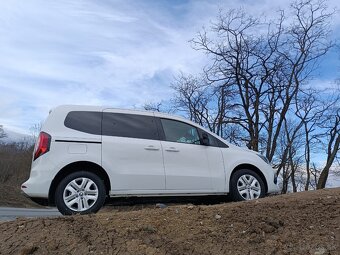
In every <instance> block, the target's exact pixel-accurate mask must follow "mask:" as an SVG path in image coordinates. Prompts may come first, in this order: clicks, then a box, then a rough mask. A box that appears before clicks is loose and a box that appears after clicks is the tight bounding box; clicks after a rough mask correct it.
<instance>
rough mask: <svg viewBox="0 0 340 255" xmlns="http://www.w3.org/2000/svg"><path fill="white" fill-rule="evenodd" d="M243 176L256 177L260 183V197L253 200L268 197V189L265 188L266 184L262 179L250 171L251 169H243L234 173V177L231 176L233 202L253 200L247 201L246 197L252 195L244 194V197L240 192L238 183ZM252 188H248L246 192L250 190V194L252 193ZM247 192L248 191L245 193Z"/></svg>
mask: <svg viewBox="0 0 340 255" xmlns="http://www.w3.org/2000/svg"><path fill="white" fill-rule="evenodd" d="M241 176H252V177H254V178H255V179H256V180H257V182H258V185H259V187H258V186H257V187H258V189H259V190H260V192H261V193H260V195H259V196H257V197H255V198H253V199H257V198H262V197H264V196H265V195H266V188H265V184H264V182H263V180H262V178H261V177H260V176H259V175H258V174H257V173H256V172H254V171H252V170H249V169H241V170H238V171H236V172H235V173H233V175H232V176H231V179H230V198H231V199H232V200H233V201H244V200H251V199H246V198H245V197H244V196H247V197H249V196H250V194H249V193H248V194H243V196H242V195H241V193H240V192H239V190H238V182H239V179H240V177H241ZM251 189H252V188H249V189H248V188H246V189H245V190H248V191H249V192H250V191H251ZM245 192H247V191H245Z"/></svg>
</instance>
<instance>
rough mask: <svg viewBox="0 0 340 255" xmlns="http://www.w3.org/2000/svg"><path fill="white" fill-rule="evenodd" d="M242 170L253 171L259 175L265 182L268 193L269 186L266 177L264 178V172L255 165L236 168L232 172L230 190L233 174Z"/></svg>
mask: <svg viewBox="0 0 340 255" xmlns="http://www.w3.org/2000/svg"><path fill="white" fill-rule="evenodd" d="M242 169H248V170H252V171H254V172H255V173H257V174H258V175H259V176H260V177H261V179H262V181H263V183H264V186H265V190H266V193H267V192H268V184H267V180H266V177H265V176H264V174H263V173H262V171H261V170H260V169H259V168H258V167H256V166H254V165H252V164H240V165H238V166H236V167H235V168H234V169H233V171H232V172H231V174H230V177H229V189H230V187H231V183H230V182H231V177H232V176H233V174H234V173H235V172H237V171H239V170H242Z"/></svg>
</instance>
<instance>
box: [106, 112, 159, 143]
mask: <svg viewBox="0 0 340 255" xmlns="http://www.w3.org/2000/svg"><path fill="white" fill-rule="evenodd" d="M102 132H103V133H102V134H103V135H108V136H121V137H131V138H141V139H151V140H158V139H159V136H158V131H157V125H156V120H155V118H154V117H153V116H143V115H136V114H124V113H109V112H104V113H103V131H102Z"/></svg>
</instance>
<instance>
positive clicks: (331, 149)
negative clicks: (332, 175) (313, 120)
mask: <svg viewBox="0 0 340 255" xmlns="http://www.w3.org/2000/svg"><path fill="white" fill-rule="evenodd" d="M337 102H339V101H337ZM321 127H322V128H325V129H326V130H327V132H326V133H325V137H326V141H327V144H326V146H327V159H326V164H325V166H324V167H323V169H322V171H321V174H320V178H319V181H318V184H317V188H318V189H322V188H324V187H325V186H326V182H327V178H328V174H329V171H330V169H331V167H332V164H333V163H334V161H335V160H336V158H337V156H338V153H339V149H340V107H339V103H338V104H336V105H335V106H334V107H333V108H332V109H330V110H329V111H328V114H325V119H324V120H323V121H322V123H321Z"/></svg>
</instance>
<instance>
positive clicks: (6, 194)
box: [0, 183, 40, 208]
mask: <svg viewBox="0 0 340 255" xmlns="http://www.w3.org/2000/svg"><path fill="white" fill-rule="evenodd" d="M0 206H7V207H30V208H32V207H40V206H39V205H38V204H36V203H34V202H33V201H31V200H30V199H29V198H26V197H25V196H24V195H22V194H21V191H20V186H18V185H9V184H3V183H1V185H0Z"/></svg>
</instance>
